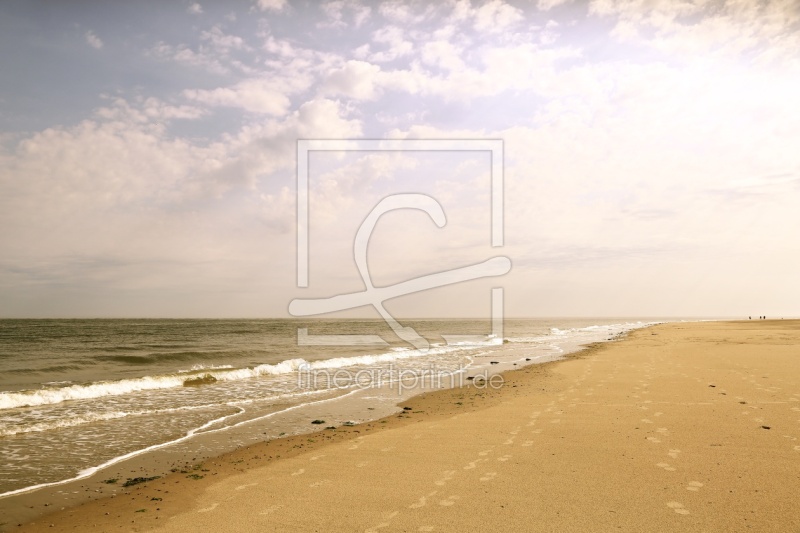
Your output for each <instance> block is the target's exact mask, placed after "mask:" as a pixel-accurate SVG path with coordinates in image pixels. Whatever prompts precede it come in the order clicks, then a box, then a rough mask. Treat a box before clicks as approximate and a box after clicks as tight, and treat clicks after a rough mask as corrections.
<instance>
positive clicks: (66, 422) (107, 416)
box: [0, 404, 220, 437]
mask: <svg viewBox="0 0 800 533" xmlns="http://www.w3.org/2000/svg"><path fill="white" fill-rule="evenodd" d="M214 407H220V405H219V404H212V405H188V406H184V407H171V408H167V409H142V410H137V411H106V412H102V413H89V414H85V415H77V416H75V415H72V416H70V417H68V418H62V419H59V420H51V421H48V422H38V423H35V424H28V425H25V426H22V427H20V426H17V427H6V426H3V425H0V437H10V436H12V435H20V434H23V433H38V432H42V431H50V430H53V429H63V428H70V427H75V426H80V425H83V424H91V423H93V422H104V421H107V420H116V419H119V418H126V417H129V416H142V415H159V414H165V413H178V412H182V411H197V410H202V409H210V408H214Z"/></svg>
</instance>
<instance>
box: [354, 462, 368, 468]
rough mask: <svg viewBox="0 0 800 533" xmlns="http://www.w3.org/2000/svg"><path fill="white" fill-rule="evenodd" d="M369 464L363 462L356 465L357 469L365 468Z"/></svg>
mask: <svg viewBox="0 0 800 533" xmlns="http://www.w3.org/2000/svg"><path fill="white" fill-rule="evenodd" d="M368 464H369V461H361V462H360V463H356V468H364V467H365V466H367V465H368Z"/></svg>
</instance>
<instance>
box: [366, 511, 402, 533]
mask: <svg viewBox="0 0 800 533" xmlns="http://www.w3.org/2000/svg"><path fill="white" fill-rule="evenodd" d="M397 513H398V511H394V512H393V513H390V514H389V516H387V517H386V522H381V523H380V524H378V525H377V526H374V527H371V528H369V529H367V530H366V533H375V532H376V531H378V530H379V529H383V528H385V527H389V525H390V524H389V520H391V519H392V518H394V517H395V516H397Z"/></svg>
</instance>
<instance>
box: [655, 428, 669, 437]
mask: <svg viewBox="0 0 800 533" xmlns="http://www.w3.org/2000/svg"><path fill="white" fill-rule="evenodd" d="M656 433H661V434H662V435H666V434H667V433H669V430H668V429H667V428H658V429H657V430H656Z"/></svg>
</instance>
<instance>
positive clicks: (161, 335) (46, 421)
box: [0, 319, 652, 497]
mask: <svg viewBox="0 0 800 533" xmlns="http://www.w3.org/2000/svg"><path fill="white" fill-rule="evenodd" d="M649 323H652V322H648V321H640V320H626V319H602V320H599V319H580V320H578V319H553V320H541V319H536V320H533V319H531V320H506V321H505V323H504V331H503V335H502V338H500V337H497V336H495V335H492V334H491V333H490V332H491V323H490V322H489V321H488V320H486V321H478V320H411V321H404V322H403V325H404V326H409V327H412V328H414V329H415V330H416V331H417V332H418V333H419V334H420V335H421V336H423V337H424V338H425V339H427V340H428V341H429V342H430V348H429V349H427V350H419V349H415V348H414V347H413V346H411V345H409V344H407V343H405V342H403V341H402V340H400V339H398V338H397V337H396V336H394V335H393V333H392V331H391V329H389V328H388V327H387V326H386V325H385V324H384V323H383V322H382V321H380V320H304V321H300V320H0V497H3V496H10V495H14V494H19V493H23V492H26V491H30V490H35V489H36V488H41V487H47V486H51V485H54V484H58V483H62V482H64V481H66V480H71V479H77V478H82V477H86V476H89V475H91V474H93V473H94V472H96V471H98V470H102V468H104V467H107V466H109V465H113V464H115V463H117V462H119V461H121V460H123V459H125V458H128V457H132V456H136V455H138V454H144V453H148V452H149V451H152V450H155V449H164V448H168V447H175V446H178V445H180V446H181V447H182V449H183V450H192V446H193V445H194V444H195V443H196V445H197V446H200V444H199V443H200V442H201V441H202V442H203V444H202V446H203V447H204V448H205V449H204V453H205V454H206V455H213V454H214V453H215V452H219V453H221V452H223V451H227V450H226V449H225V446H228V447H230V446H232V445H234V444H236V445H242V444H247V443H248V442H253V441H254V440H253V439H264V438H270V437H274V436H278V435H283V434H292V433H298V432H302V431H309V430H311V429H313V427H309V426H308V424H307V421H306V422H304V423H303V424H300V423H299V422H298V421H297V420H295V419H292V418H291V417H289V416H286V415H287V413H290V412H298V411H297V410H298V409H300V408H302V407H304V406H308V405H318V404H321V403H325V406H326V407H325V408H326V410H327V411H326V412H328V413H337V412H338V415H334V416H338V418H339V419H340V420H344V419H347V420H352V421H353V422H361V421H363V420H365V419H366V418H368V417H369V416H374V417H377V416H382V415H385V414H387V412H391V410H393V409H395V407H394V406H395V404H396V403H397V402H398V401H399V400H400V399H402V398H406V397H408V396H410V395H411V394H413V393H415V392H421V391H422V390H423V389H426V390H427V389H430V388H438V387H441V386H448V385H456V384H458V383H462V382H463V378H464V377H465V376H467V375H475V374H477V373H480V372H482V371H484V370H486V369H489V368H491V369H492V370H493V371H496V370H501V369H508V368H512V367H517V366H521V365H525V364H535V363H540V362H544V361H548V360H552V359H555V358H558V357H561V356H562V355H563V354H565V353H568V352H570V351H574V350H576V349H578V348H579V347H580V346H582V345H585V344H588V343H591V342H598V341H606V340H610V339H612V338H614V337H615V336H617V335H619V334H623V333H625V332H626V331H629V330H631V329H634V328H637V327H642V326H644V325H647V324H649ZM298 328H306V329H307V332H308V334H310V335H340V334H351V335H352V334H358V335H380V336H381V337H383V338H384V339H385V340H386V345H384V346H347V345H342V346H308V345H299V344H298ZM443 335H475V336H477V338H478V339H479V340H478V341H477V342H475V341H472V342H457V343H452V342H451V343H450V344H448V343H447V342H446V341H445V339H444V337H443ZM451 340H452V339H451ZM420 376H422V377H423V379H422V380H420ZM442 376H444V379H443V380H442V379H439V378H440V377H442ZM425 377H427V378H429V379H428V381H425V379H424V378H425ZM409 382H410V383H411V384H410V385H409ZM403 385H407V386H405V388H404V386H403ZM355 394H360V395H361V396H362V397H363V398H365V399H368V400H370V401H372V402H376V401H380V400H385V402H384V404H385V405H386V406H388V407H387V408H386V409H382V410H381V409H378V410H375V411H371V412H370V414H365V413H364V412H363V411H348V410H347V408H346V405H347V402H346V401H345V399H347V398H353V397H355V396H354V395H355ZM337 409H338V411H337ZM369 409H374V408H372V407H370V408H369ZM387 409H389V411H387ZM348 414H349V415H351V416H353V418H346V416H347V415H348ZM343 417H344V418H343ZM267 430H268V431H267ZM204 435H205V436H208V435H215V436H226V435H227V438H226V439H223V438H219V439H217V441H213V440H209V439H206V440H204V441H203V440H202V439H201V438H202V437H203V436H204ZM232 435H236V439H235V440H234V439H233V438H232ZM264 435H267V436H266V437H264ZM214 442H217V443H218V444H214ZM209 443H211V444H209ZM215 446H218V448H219V449H216V448H214V447H215Z"/></svg>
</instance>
